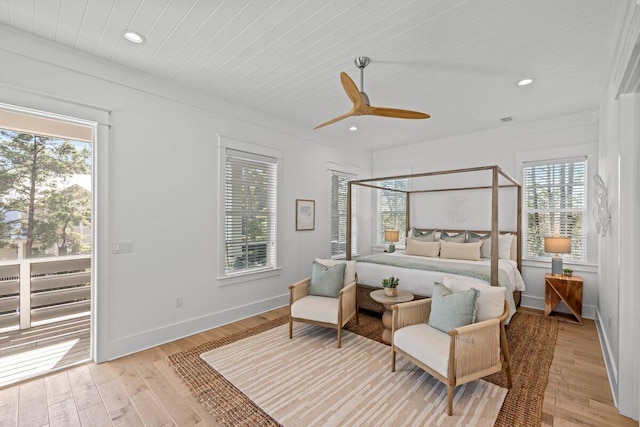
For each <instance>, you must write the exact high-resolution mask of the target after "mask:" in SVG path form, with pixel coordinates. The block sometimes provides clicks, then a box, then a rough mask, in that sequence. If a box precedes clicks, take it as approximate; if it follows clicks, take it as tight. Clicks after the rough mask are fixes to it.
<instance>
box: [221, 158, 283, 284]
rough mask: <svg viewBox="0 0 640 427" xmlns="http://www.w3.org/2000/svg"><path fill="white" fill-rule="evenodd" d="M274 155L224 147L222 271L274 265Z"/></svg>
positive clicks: (275, 174) (263, 267) (262, 268)
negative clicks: (268, 155)
mask: <svg viewBox="0 0 640 427" xmlns="http://www.w3.org/2000/svg"><path fill="white" fill-rule="evenodd" d="M277 174H278V163H277V159H275V158H272V157H267V156H262V155H257V154H252V153H248V152H243V151H236V150H232V149H229V148H227V149H226V150H225V178H224V179H225V187H224V198H225V201H224V210H225V220H224V234H225V236H224V239H225V241H224V244H225V247H224V266H225V274H233V273H239V272H246V271H254V270H265V269H270V268H275V267H276V261H277V256H276V255H277V253H276V235H277V233H276V224H277Z"/></svg>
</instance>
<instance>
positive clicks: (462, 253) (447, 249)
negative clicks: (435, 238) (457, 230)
mask: <svg viewBox="0 0 640 427" xmlns="http://www.w3.org/2000/svg"><path fill="white" fill-rule="evenodd" d="M480 246H482V242H473V243H455V242H447V241H446V240H440V258H448V259H466V260H471V261H480Z"/></svg>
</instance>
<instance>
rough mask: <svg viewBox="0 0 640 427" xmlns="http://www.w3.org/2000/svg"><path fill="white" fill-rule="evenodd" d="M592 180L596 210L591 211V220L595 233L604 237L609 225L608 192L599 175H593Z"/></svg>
mask: <svg viewBox="0 0 640 427" xmlns="http://www.w3.org/2000/svg"><path fill="white" fill-rule="evenodd" d="M593 180H594V181H595V184H596V191H595V196H596V208H595V209H594V211H593V219H594V220H595V223H596V233H598V235H600V236H602V237H604V236H606V235H607V231H609V226H610V225H611V212H610V211H609V192H608V191H607V186H606V185H604V181H603V180H602V177H601V176H600V175H595V176H594V177H593Z"/></svg>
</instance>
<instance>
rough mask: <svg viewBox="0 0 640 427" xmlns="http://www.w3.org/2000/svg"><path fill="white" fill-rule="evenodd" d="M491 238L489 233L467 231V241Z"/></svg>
mask: <svg viewBox="0 0 640 427" xmlns="http://www.w3.org/2000/svg"><path fill="white" fill-rule="evenodd" d="M489 238H491V234H478V233H474V232H473V231H467V243H474V242H481V241H483V240H486V239H489Z"/></svg>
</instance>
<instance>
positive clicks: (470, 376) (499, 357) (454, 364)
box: [391, 298, 512, 415]
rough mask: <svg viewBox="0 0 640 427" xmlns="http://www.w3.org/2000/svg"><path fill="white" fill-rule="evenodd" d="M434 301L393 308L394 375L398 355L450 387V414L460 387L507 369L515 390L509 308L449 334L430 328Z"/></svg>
mask: <svg viewBox="0 0 640 427" xmlns="http://www.w3.org/2000/svg"><path fill="white" fill-rule="evenodd" d="M431 301H432V300H431V299H430V298H429V299H422V300H416V301H411V302H407V303H403V304H396V305H393V306H392V310H393V315H392V333H391V372H395V370H396V353H399V354H400V355H402V356H403V357H405V358H406V359H408V360H409V361H411V362H412V363H413V364H415V365H417V366H419V367H420V368H422V369H424V370H425V371H426V372H428V373H429V374H430V375H432V376H433V377H435V378H437V379H438V380H440V381H441V382H442V383H444V384H445V385H446V386H447V414H448V415H452V414H453V392H454V389H455V388H456V386H458V385H462V384H465V383H468V382H470V381H473V380H476V379H479V378H482V377H484V376H487V375H489V374H493V373H494V372H499V371H501V370H502V369H505V370H506V373H507V383H508V387H509V388H511V385H512V380H511V367H510V362H509V350H508V347H507V340H506V333H505V329H504V321H505V319H506V318H507V316H508V315H509V307H508V305H507V303H506V302H505V303H504V312H503V314H502V315H501V316H500V317H497V318H492V319H488V320H483V321H480V322H477V323H472V324H470V325H466V326H461V327H459V328H455V329H452V330H451V331H449V333H448V334H447V333H445V332H442V331H440V330H438V329H435V328H433V327H431V326H429V325H428V324H427V323H426V322H427V320H428V319H429V314H430V312H431Z"/></svg>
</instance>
